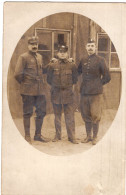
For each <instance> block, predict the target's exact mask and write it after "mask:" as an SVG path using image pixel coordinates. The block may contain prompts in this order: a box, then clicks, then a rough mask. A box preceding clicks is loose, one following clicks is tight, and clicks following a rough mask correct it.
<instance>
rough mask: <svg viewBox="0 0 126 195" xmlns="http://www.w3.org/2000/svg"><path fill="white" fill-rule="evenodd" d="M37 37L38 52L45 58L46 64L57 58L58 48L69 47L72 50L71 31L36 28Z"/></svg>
mask: <svg viewBox="0 0 126 195" xmlns="http://www.w3.org/2000/svg"><path fill="white" fill-rule="evenodd" d="M35 35H37V36H38V37H39V45H38V52H39V53H40V54H41V55H42V56H43V61H44V64H48V63H49V61H50V59H51V58H53V57H56V54H57V51H58V46H59V45H62V44H65V45H67V46H68V48H69V50H68V52H69V54H70V50H71V31H70V30H63V29H62V30H60V29H47V28H35Z"/></svg>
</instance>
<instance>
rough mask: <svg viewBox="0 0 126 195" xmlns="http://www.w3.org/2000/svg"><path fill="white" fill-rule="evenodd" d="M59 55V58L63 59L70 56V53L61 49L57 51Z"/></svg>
mask: <svg viewBox="0 0 126 195" xmlns="http://www.w3.org/2000/svg"><path fill="white" fill-rule="evenodd" d="M57 56H58V58H59V59H61V60H63V59H67V58H68V53H67V52H64V51H59V52H58V53H57Z"/></svg>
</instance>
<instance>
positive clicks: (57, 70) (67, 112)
mask: <svg viewBox="0 0 126 195" xmlns="http://www.w3.org/2000/svg"><path fill="white" fill-rule="evenodd" d="M57 56H58V59H57V60H56V59H55V60H54V61H53V60H52V62H50V64H49V65H48V71H47V82H48V83H49V84H50V85H51V101H52V104H53V110H54V114H55V129H56V135H55V138H54V139H53V141H54V142H56V141H58V140H61V115H62V109H63V110H64V116H65V123H66V129H67V134H68V140H69V141H71V142H72V143H74V144H77V143H78V142H77V141H76V139H75V120H74V107H73V85H74V84H76V83H77V77H78V73H77V68H76V66H75V64H74V63H73V62H70V61H69V60H68V47H67V46H65V45H61V46H60V47H59V49H58V54H57Z"/></svg>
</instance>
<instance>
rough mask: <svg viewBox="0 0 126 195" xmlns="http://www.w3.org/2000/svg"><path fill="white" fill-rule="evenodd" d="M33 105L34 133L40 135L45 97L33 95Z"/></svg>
mask: <svg viewBox="0 0 126 195" xmlns="http://www.w3.org/2000/svg"><path fill="white" fill-rule="evenodd" d="M35 107H36V110H35V112H36V118H35V124H36V130H35V135H38V136H41V129H42V124H43V120H44V117H45V115H46V99H45V96H44V95H40V96H36V97H35Z"/></svg>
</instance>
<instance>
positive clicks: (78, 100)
mask: <svg viewBox="0 0 126 195" xmlns="http://www.w3.org/2000/svg"><path fill="white" fill-rule="evenodd" d="M7 85H8V88H7V89H8V102H9V108H10V112H11V115H12V118H13V120H14V123H15V125H16V127H17V129H18V130H19V131H20V133H21V135H22V136H23V137H24V138H25V140H26V141H28V142H29V143H30V144H32V146H33V147H35V148H37V149H38V150H40V151H43V152H47V153H49V154H52V155H53V153H54V154H57V155H64V154H72V153H76V152H77V153H78V152H83V151H85V150H87V149H90V148H91V147H92V145H95V144H96V143H97V142H98V141H100V140H101V139H102V137H103V136H104V134H105V133H106V132H107V131H108V129H109V127H110V125H111V123H112V121H113V120H114V118H115V115H116V112H117V110H118V107H119V103H120V96H121V68H120V62H119V58H118V54H117V51H116V48H115V46H114V44H113V42H112V41H111V39H110V38H109V35H108V34H107V33H106V32H105V31H104V30H103V29H102V28H101V27H100V26H99V25H98V24H96V23H95V22H94V21H92V20H91V19H89V18H87V17H85V16H82V15H79V14H75V13H65V12H64V13H57V14H53V15H50V16H48V17H46V18H43V19H41V20H39V21H38V22H36V23H35V24H33V25H32V26H31V27H30V28H29V29H28V30H27V32H26V33H24V34H23V35H22V37H21V39H20V40H19V42H18V43H17V46H16V48H15V51H14V53H13V55H12V58H11V61H10V66H9V70H8V84H7ZM71 143H72V144H71ZM73 144H78V145H76V146H73Z"/></svg>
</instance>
